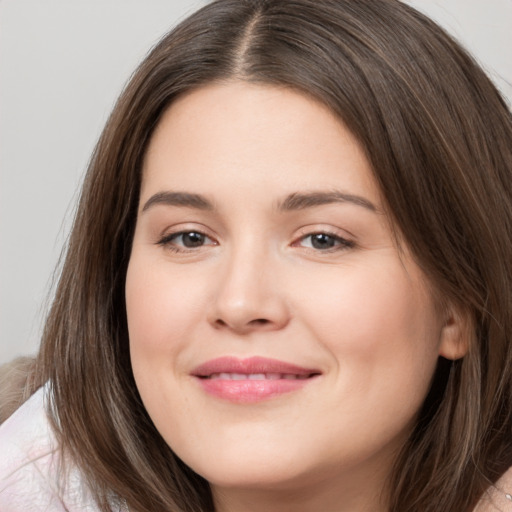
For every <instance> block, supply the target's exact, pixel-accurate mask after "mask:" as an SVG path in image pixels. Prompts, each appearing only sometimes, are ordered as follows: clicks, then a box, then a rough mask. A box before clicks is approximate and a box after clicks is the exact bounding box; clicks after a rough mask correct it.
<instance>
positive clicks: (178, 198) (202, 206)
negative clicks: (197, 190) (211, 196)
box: [142, 192, 214, 212]
mask: <svg viewBox="0 0 512 512" xmlns="http://www.w3.org/2000/svg"><path fill="white" fill-rule="evenodd" d="M157 204H163V205H167V206H182V207H186V208H195V209H197V210H213V209H214V208H213V204H212V203H211V202H210V201H208V199H206V197H204V196H202V195H200V194H191V193H189V192H158V193H157V194H154V195H152V196H151V197H150V198H149V199H148V200H147V201H146V203H145V204H144V207H143V208H142V211H143V212H145V211H146V210H148V209H149V208H151V207H152V206H155V205H157Z"/></svg>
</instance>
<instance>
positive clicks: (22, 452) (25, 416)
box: [0, 386, 98, 512]
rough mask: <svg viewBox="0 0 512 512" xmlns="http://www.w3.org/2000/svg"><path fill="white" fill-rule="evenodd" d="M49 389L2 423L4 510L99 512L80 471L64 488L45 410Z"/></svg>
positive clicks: (0, 506) (0, 496) (0, 498)
mask: <svg viewBox="0 0 512 512" xmlns="http://www.w3.org/2000/svg"><path fill="white" fill-rule="evenodd" d="M48 392H49V390H48V387H47V386H45V387H43V388H41V389H39V390H38V391H37V392H36V393H35V394H34V395H32V396H31V397H30V398H29V399H28V400H27V401H26V402H25V403H24V404H23V405H22V406H21V407H20V408H19V409H18V410H17V411H16V412H15V413H14V414H12V416H10V417H9V418H8V419H7V420H6V421H5V422H4V423H2V425H1V426H0V453H1V454H2V457H0V510H2V511H6V512H18V511H20V512H21V511H27V512H28V511H32V510H33V511H36V510H51V511H52V512H59V511H64V510H68V511H70V512H73V511H76V510H82V511H89V512H96V511H97V510H98V509H97V508H96V507H95V506H94V505H93V502H92V501H91V500H90V498H88V496H87V492H86V489H84V488H83V486H82V485H81V482H80V481H79V480H78V481H77V479H76V474H75V475H72V476H74V478H73V479H72V481H71V482H68V483H70V484H71V485H68V486H66V489H65V492H64V491H63V490H62V486H61V482H60V452H59V449H58V446H57V443H56V440H55V437H54V435H53V432H52V429H51V426H50V423H49V421H48V417H47V415H46V410H45V404H46V400H47V394H48Z"/></svg>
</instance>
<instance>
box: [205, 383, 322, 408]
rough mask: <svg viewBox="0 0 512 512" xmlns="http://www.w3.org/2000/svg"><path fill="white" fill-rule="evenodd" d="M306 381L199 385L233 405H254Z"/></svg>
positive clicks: (295, 388) (289, 390)
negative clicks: (233, 403)
mask: <svg viewBox="0 0 512 512" xmlns="http://www.w3.org/2000/svg"><path fill="white" fill-rule="evenodd" d="M313 378H314V377H310V378H308V379H296V380H288V379H278V380H248V379H247V380H224V379H201V378H199V379H198V380H199V383H200V384H201V386H202V388H203V389H204V390H205V391H206V392H207V393H208V394H210V395H213V396H215V397H217V398H222V399H224V400H228V401H230V402H235V403H254V402H261V401H263V400H268V399H270V398H273V397H277V396H280V395H283V394H286V393H291V392H293V391H297V390H299V389H301V388H303V387H304V386H305V385H306V384H308V383H309V382H311V380H312V379H313Z"/></svg>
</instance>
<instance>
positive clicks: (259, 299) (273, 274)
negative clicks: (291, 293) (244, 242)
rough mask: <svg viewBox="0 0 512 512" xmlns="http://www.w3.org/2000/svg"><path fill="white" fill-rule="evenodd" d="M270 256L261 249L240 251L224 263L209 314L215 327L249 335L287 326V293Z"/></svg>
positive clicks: (288, 315) (288, 316) (288, 313)
mask: <svg viewBox="0 0 512 512" xmlns="http://www.w3.org/2000/svg"><path fill="white" fill-rule="evenodd" d="M248 253H250V254H248ZM271 259H272V258H270V257H266V256H265V255H263V254H262V253H261V252H258V253H255V252H254V251H252V252H251V251H245V252H242V251H239V252H238V253H237V254H233V255H232V256H231V257H230V258H229V260H228V261H225V262H224V268H223V269H222V271H221V272H219V275H218V278H217V281H216V282H217V283H218V284H217V289H216V293H215V294H214V299H213V301H212V303H211V310H210V315H209V317H210V318H209V321H210V323H211V324H212V326H213V327H214V328H215V329H226V330H230V331H232V332H235V333H238V334H249V333H251V332H254V331H274V330H278V329H282V328H283V327H285V326H286V325H287V323H288V322H289V320H290V311H289V307H288V304H287V300H286V293H285V290H284V289H283V287H282V286H280V284H279V283H280V282H282V280H281V279H279V278H278V275H277V274H278V273H279V269H278V268H276V267H277V266H278V265H276V263H275V262H274V264H272V262H271V261H270V260H271Z"/></svg>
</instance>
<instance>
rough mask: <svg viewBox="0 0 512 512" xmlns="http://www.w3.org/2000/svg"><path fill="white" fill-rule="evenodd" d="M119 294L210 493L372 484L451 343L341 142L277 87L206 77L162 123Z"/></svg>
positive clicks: (174, 438)
mask: <svg viewBox="0 0 512 512" xmlns="http://www.w3.org/2000/svg"><path fill="white" fill-rule="evenodd" d="M126 304H127V313H128V327H129V334H130V352H131V360H132V365H133V371H134V375H135V380H136V383H137V386H138V389H139V392H140V395H141V397H142V400H143V402H144V405H145V407H146V408H147V411H148V413H149V415H150V416H151V418H152V420H153V422H154V424H155V426H156V428H157V429H158V430H159V432H160V433H161V435H162V436H163V438H164V439H165V440H166V442H167V443H168V444H169V445H170V446H171V448H172V449H173V450H174V451H175V453H176V454H177V455H178V456H179V457H180V458H181V459H182V460H183V461H185V462H186V463H187V464H188V465H189V466H190V467H192V468H193V469H194V470H195V471H196V472H197V473H199V474H200V475H202V476H203V477H205V478H206V479H207V480H208V481H210V483H211V484H212V487H213V489H214V493H215V492H216V491H219V490H222V491H226V492H227V490H229V489H231V490H235V489H236V490H250V489H270V488H272V489H274V490H279V489H282V490H286V489H288V490H290V489H297V488H303V489H305V488H308V486H309V487H311V486H312V485H323V484H324V483H327V482H328V483H329V484H332V483H333V482H334V481H337V482H338V484H339V487H338V488H342V489H345V493H346V494H345V496H346V499H349V498H348V495H349V494H350V492H351V489H353V490H354V489H357V488H358V486H359V485H360V484H362V483H364V485H365V487H366V488H367V490H368V493H371V492H373V490H375V489H376V488H378V486H379V485H380V484H381V483H382V479H383V478H385V475H387V473H388V471H389V466H390V464H391V463H392V460H393V457H394V455H395V454H396V452H397V450H398V449H399V448H400V446H401V445H402V444H403V442H404V440H405V438H406V436H407V434H408V433H409V432H410V428H411V424H412V422H413V421H414V418H415V415H416V413H417V411H418V409H419V408H420V406H421V404H422V402H423V400H424V398H425V395H426V393H427V391H428V388H429V384H430V381H431V378H432V375H433V372H434V369H435V366H436V361H437V358H438V356H439V354H444V355H448V356H454V355H456V352H457V350H458V338H457V324H456V322H455V321H454V320H453V318H451V316H450V315H449V313H448V312H445V313H443V314H440V313H439V311H438V309H439V308H436V307H435V305H434V301H433V299H432V297H431V295H430V293H429V292H428V291H427V286H426V284H425V282H424V279H423V276H422V274H421V272H420V270H419V268H418V266H417V265H416V264H415V263H414V261H413V260H412V259H411V257H410V255H409V254H408V253H407V250H406V249H405V250H402V252H401V253H400V254H399V252H398V250H397V247H396V246H395V244H394V241H393V236H392V233H391V230H390V225H389V222H388V218H387V217H386V215H385V213H384V211H383V205H382V202H381V198H380V196H379V190H378V189H377V188H376V185H375V182H374V180H373V178H372V173H371V170H370V166H369V163H368V160H367V159H366V157H365V155H364V152H363V151H362V149H361V148H360V146H359V145H358V143H357V142H356V140H355V139H354V137H353V136H352V135H351V133H350V132H349V131H348V130H347V129H346V128H345V127H344V125H343V124H341V123H340V121H339V120H338V119H337V118H335V117H334V116H333V115H332V114H331V113H330V111H329V110H328V109H327V108H325V107H324V106H322V105H321V104H319V103H317V102H315V101H314V100H312V99H309V98H307V97H305V96H303V95H301V94H298V93H296V92H292V91H291V90H288V89H284V88H277V87H271V86H262V85H250V84H246V83H239V82H233V83H229V84H223V85H211V86H207V87H203V88H201V89H199V90H196V91H195V92H192V93H189V94H188V95H186V96H184V97H182V98H180V99H179V100H177V101H176V102H175V103H174V104H173V105H172V106H171V107H170V108H169V109H168V110H167V112H166V113H165V115H164V116H163V118H162V120H161V122H160V124H159V126H158V127H157V129H156V131H155V134H154V135H153V138H152V140H151V143H150V146H149V150H148V153H147V156H146V158H145V162H144V175H143V183H142V190H141V197H140V207H139V213H138V219H137V226H136V230H135V237H134V242H133V248H132V253H131V259H130V263H129V268H128V275H127V281H126ZM353 492H354V493H355V490H354V491H353ZM358 492H359V491H358Z"/></svg>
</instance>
